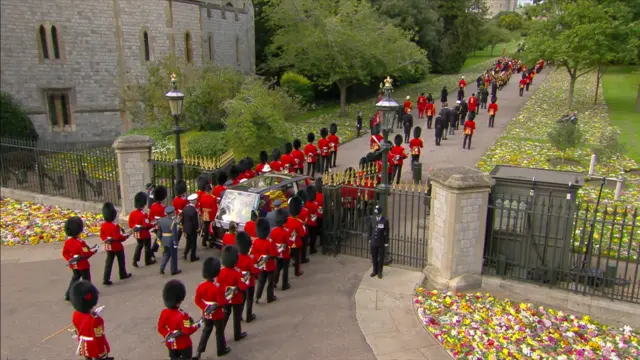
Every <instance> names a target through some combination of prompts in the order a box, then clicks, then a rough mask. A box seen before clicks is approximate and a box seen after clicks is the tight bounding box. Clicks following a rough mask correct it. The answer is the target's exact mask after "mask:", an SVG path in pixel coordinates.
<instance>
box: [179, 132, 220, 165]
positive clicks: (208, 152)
mask: <svg viewBox="0 0 640 360" xmlns="http://www.w3.org/2000/svg"><path fill="white" fill-rule="evenodd" d="M227 135H228V133H227V132H226V131H206V132H199V133H195V134H190V135H189V138H188V140H187V142H186V148H187V151H186V156H203V157H206V158H209V159H212V158H216V157H218V156H220V155H222V154H224V153H225V152H227V151H229V147H228V146H227V140H226V138H227Z"/></svg>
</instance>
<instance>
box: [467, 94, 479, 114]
mask: <svg viewBox="0 0 640 360" xmlns="http://www.w3.org/2000/svg"><path fill="white" fill-rule="evenodd" d="M467 105H468V107H469V113H474V114H475V113H476V112H477V111H478V98H477V97H476V94H475V93H473V94H471V97H469V101H467Z"/></svg>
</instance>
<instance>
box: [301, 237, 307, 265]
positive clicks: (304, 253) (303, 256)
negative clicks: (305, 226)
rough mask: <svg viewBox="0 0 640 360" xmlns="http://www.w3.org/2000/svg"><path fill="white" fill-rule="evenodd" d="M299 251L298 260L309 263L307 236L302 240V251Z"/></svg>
mask: <svg viewBox="0 0 640 360" xmlns="http://www.w3.org/2000/svg"><path fill="white" fill-rule="evenodd" d="M300 251H301V253H300V259H301V260H302V261H303V262H307V261H309V234H307V235H305V236H304V237H303V238H302V249H300Z"/></svg>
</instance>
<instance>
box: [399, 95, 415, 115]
mask: <svg viewBox="0 0 640 360" xmlns="http://www.w3.org/2000/svg"><path fill="white" fill-rule="evenodd" d="M402 106H403V108H404V112H405V113H408V112H411V111H412V110H413V103H412V102H411V96H408V95H407V97H406V99H405V100H404V104H402ZM407 109H409V111H407Z"/></svg>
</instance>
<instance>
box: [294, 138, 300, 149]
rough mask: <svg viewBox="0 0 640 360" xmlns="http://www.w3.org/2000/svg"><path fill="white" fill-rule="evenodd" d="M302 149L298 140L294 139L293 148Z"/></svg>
mask: <svg viewBox="0 0 640 360" xmlns="http://www.w3.org/2000/svg"><path fill="white" fill-rule="evenodd" d="M301 147H302V142H301V141H300V139H295V140H293V148H294V149H296V150H298V149H300V148H301Z"/></svg>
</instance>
